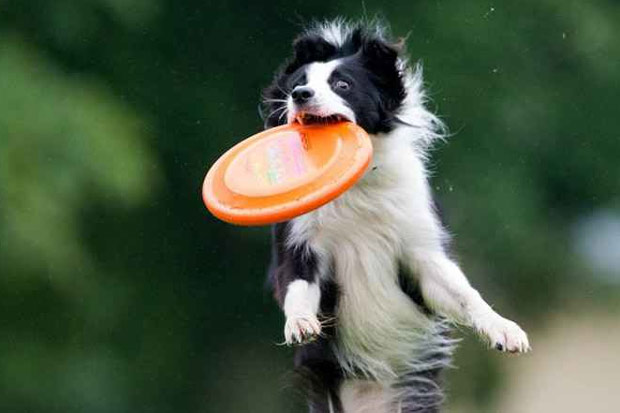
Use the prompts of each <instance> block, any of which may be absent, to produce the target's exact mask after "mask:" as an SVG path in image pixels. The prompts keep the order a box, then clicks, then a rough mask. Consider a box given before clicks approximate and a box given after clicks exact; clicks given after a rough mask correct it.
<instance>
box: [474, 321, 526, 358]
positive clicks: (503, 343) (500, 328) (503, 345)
mask: <svg viewBox="0 0 620 413" xmlns="http://www.w3.org/2000/svg"><path fill="white" fill-rule="evenodd" d="M476 329H477V330H478V331H479V332H480V333H481V334H482V335H483V336H485V337H486V338H487V339H488V340H489V343H490V344H491V347H492V348H494V349H496V350H499V351H507V352H509V353H527V352H528V351H530V350H531V347H530V343H529V341H528V339H527V334H525V331H523V330H522V329H521V327H519V325H518V324H517V323H515V322H514V321H510V320H508V319H506V318H503V317H501V316H499V315H497V314H494V315H493V316H491V317H489V318H488V319H486V320H481V322H479V323H476Z"/></svg>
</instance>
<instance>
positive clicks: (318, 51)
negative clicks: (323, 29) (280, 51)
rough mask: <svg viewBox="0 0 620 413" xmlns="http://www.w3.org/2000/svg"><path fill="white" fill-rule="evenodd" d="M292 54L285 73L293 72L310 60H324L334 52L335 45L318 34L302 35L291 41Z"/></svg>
mask: <svg viewBox="0 0 620 413" xmlns="http://www.w3.org/2000/svg"><path fill="white" fill-rule="evenodd" d="M293 50H294V53H295V54H294V56H293V60H292V61H291V64H290V65H289V66H288V67H287V70H286V73H293V72H294V71H295V70H297V69H298V68H299V67H301V66H303V65H305V64H307V63H310V62H325V61H327V60H329V59H330V58H331V57H332V56H334V54H335V53H336V46H334V45H333V44H331V43H329V42H328V41H327V40H325V39H323V38H322V37H320V36H308V35H305V36H302V37H299V38H298V39H297V40H295V42H294V43H293Z"/></svg>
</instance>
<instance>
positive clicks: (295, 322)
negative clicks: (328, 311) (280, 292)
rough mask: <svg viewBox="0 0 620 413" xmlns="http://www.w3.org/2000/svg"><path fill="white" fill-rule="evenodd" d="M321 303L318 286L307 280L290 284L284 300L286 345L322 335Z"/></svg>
mask: <svg viewBox="0 0 620 413" xmlns="http://www.w3.org/2000/svg"><path fill="white" fill-rule="evenodd" d="M320 302H321V290H320V287H319V286H318V284H316V283H309V282H307V281H305V280H295V281H293V282H292V283H290V284H289V285H288V287H287V290H286V296H285V298H284V315H285V316H286V323H285V325H284V340H285V342H286V344H293V343H304V342H306V341H308V340H310V339H312V338H313V337H315V336H317V335H318V334H320V333H321V324H320V323H319V320H318V318H317V313H318V311H319V305H320Z"/></svg>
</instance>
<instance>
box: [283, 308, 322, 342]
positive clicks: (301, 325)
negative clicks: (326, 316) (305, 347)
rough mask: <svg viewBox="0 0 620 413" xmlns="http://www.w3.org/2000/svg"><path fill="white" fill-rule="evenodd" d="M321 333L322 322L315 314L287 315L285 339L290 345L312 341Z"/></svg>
mask: <svg viewBox="0 0 620 413" xmlns="http://www.w3.org/2000/svg"><path fill="white" fill-rule="evenodd" d="M319 334H321V323H320V322H319V320H318V318H316V316H315V315H312V314H307V315H299V316H291V317H287V319H286V324H285V325H284V340H285V343H286V344H288V345H293V344H307V343H310V342H312V341H314V340H316V338H317V337H318V336H319Z"/></svg>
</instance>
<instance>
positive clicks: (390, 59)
mask: <svg viewBox="0 0 620 413" xmlns="http://www.w3.org/2000/svg"><path fill="white" fill-rule="evenodd" d="M263 103H264V108H263V113H264V114H265V126H266V127H273V126H276V125H280V124H283V123H287V122H295V121H300V122H304V119H312V120H313V121H317V119H318V121H325V122H327V121H328V119H334V116H335V117H336V118H337V119H342V118H345V119H347V120H349V121H352V122H355V123H357V124H358V125H360V126H362V127H363V128H364V129H366V131H367V132H369V134H370V137H371V140H372V143H373V161H372V164H371V166H370V168H369V169H368V171H367V172H366V174H365V175H364V177H363V178H362V179H361V180H360V181H359V182H358V183H357V184H356V185H355V186H354V187H353V188H351V189H350V190H348V191H347V192H345V193H344V194H342V195H341V196H340V197H338V198H337V199H335V200H333V201H331V202H330V203H328V204H326V205H324V206H322V207H321V208H318V209H316V210H314V211H312V212H310V213H308V214H305V215H303V216H300V217H298V218H295V219H293V220H291V221H289V222H285V223H281V224H277V225H276V226H275V227H274V232H273V234H274V238H273V257H272V263H271V266H270V273H269V281H270V284H271V285H272V287H273V290H274V295H275V297H276V299H277V300H278V302H279V303H280V305H281V306H282V309H283V311H284V313H285V315H286V319H287V321H286V326H285V338H286V340H287V342H288V343H291V344H292V343H300V344H303V346H301V347H299V348H298V349H297V355H296V366H297V368H298V370H299V371H300V372H301V373H303V375H304V377H305V378H306V380H305V383H306V384H305V388H306V389H307V390H308V392H309V405H310V409H311V410H310V411H311V412H325V413H331V412H346V413H360V412H365V411H368V412H373V413H382V412H383V413H388V412H389V413H392V412H399V413H412V412H427V413H429V412H435V411H437V410H438V408H439V406H440V404H441V402H442V400H443V392H442V385H441V380H440V378H439V376H440V372H441V370H442V369H443V368H445V367H446V366H448V365H449V364H450V360H451V354H452V352H453V350H454V345H455V341H454V340H453V339H451V338H450V337H449V334H448V332H449V322H448V321H447V319H446V318H445V317H449V319H450V320H452V321H459V322H462V323H464V324H468V325H471V326H474V327H475V328H476V329H478V330H479V331H481V332H482V333H483V334H484V335H486V336H487V337H488V338H489V340H492V344H493V345H495V346H496V347H497V346H504V347H503V348H504V349H505V348H508V350H510V351H513V349H518V351H525V350H526V349H527V347H528V344H527V338H526V336H525V333H523V332H522V331H521V330H520V329H519V327H518V326H517V325H516V324H514V323H512V322H511V321H509V320H505V319H503V318H502V317H501V316H499V315H498V314H496V313H495V312H494V311H493V310H492V309H491V308H490V307H489V306H488V304H486V303H485V302H484V301H483V300H482V299H481V298H480V295H479V294H478V293H477V292H476V291H475V290H474V289H473V288H472V287H471V286H470V285H469V283H468V282H467V280H466V278H465V277H464V275H463V274H462V272H461V271H460V269H459V268H458V266H457V265H456V264H455V263H454V262H452V261H451V260H450V258H449V257H448V256H447V254H446V250H445V244H446V242H447V240H448V237H447V234H446V231H445V230H444V229H443V227H442V225H441V223H440V222H439V219H438V217H437V214H436V211H435V208H434V204H433V200H432V196H431V191H430V188H429V185H428V181H427V175H428V174H427V170H426V168H425V161H426V160H427V154H428V151H429V149H430V148H431V147H432V145H433V143H434V142H436V141H438V140H440V139H442V138H443V136H444V131H445V129H444V126H443V124H442V122H441V121H440V120H439V119H438V118H437V117H436V116H435V115H434V114H433V113H431V112H430V111H429V110H428V109H427V108H426V107H425V103H426V95H425V93H424V88H423V80H422V69H421V67H420V66H419V65H415V66H413V67H412V66H411V65H410V64H409V63H408V61H407V59H406V58H405V57H404V54H403V44H402V42H400V43H397V42H393V41H392V40H391V39H389V36H388V31H387V29H386V28H385V26H384V25H381V24H378V23H376V22H374V23H372V24H367V23H366V24H349V23H347V22H345V21H344V20H335V21H331V22H324V23H316V24H314V25H312V26H311V27H310V28H309V29H308V30H307V31H305V32H304V33H303V34H302V35H301V36H300V37H299V38H298V39H297V40H296V41H295V42H294V56H293V57H292V58H291V59H290V60H288V61H287V62H286V63H285V64H284V65H283V67H282V68H281V69H280V70H279V71H278V72H277V74H276V76H275V78H274V81H273V83H272V85H271V86H270V87H268V88H267V89H266V90H265V93H264V102H263ZM308 115H311V117H308ZM312 339H315V341H312ZM502 340H503V341H502ZM497 348H500V347H497ZM515 351H517V350H515Z"/></svg>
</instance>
